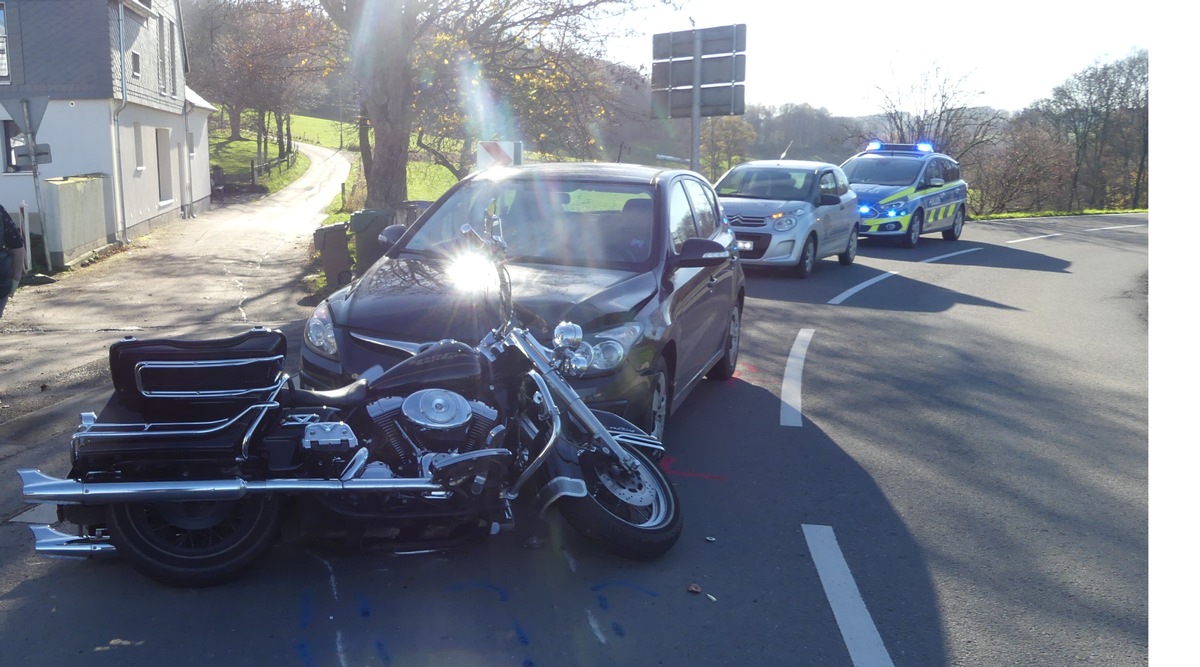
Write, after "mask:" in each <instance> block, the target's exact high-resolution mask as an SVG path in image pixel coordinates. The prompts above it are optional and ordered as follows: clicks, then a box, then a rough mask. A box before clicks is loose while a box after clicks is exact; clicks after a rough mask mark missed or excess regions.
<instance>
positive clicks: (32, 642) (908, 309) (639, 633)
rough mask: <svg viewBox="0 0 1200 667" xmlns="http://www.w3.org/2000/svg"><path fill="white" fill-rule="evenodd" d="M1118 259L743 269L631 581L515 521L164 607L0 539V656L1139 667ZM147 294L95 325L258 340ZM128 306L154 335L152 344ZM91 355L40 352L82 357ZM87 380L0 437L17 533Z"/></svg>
mask: <svg viewBox="0 0 1200 667" xmlns="http://www.w3.org/2000/svg"><path fill="white" fill-rule="evenodd" d="M255 217H256V218H257V216H255ZM184 224H187V225H190V224H192V223H190V222H189V223H184ZM281 226H283V223H281ZM298 226H299V225H298ZM309 229H311V226H310V227H309ZM302 231H303V230H298V231H296V236H295V237H292V238H294V239H296V241H295V242H296V243H299V242H300V241H299V239H300V238H302V237H304V235H305V234H309V233H311V232H310V231H308V232H303V233H301V232H302ZM1147 238H1148V226H1147V217H1146V216H1145V215H1135V216H1105V217H1078V218H1070V219H1041V220H1015V221H1009V222H1003V223H969V224H968V226H967V228H966V231H965V233H964V236H963V239H962V240H960V241H958V242H953V243H952V242H945V241H942V240H940V239H939V238H937V237H934V236H930V237H925V238H923V239H922V243H921V245H920V246H919V247H918V248H916V249H914V250H904V249H900V248H896V247H892V246H889V245H883V244H865V245H864V246H863V247H862V248H861V250H860V255H859V260H858V261H857V263H856V264H854V265H853V266H850V267H841V266H838V264H837V263H836V262H835V261H832V260H826V261H823V262H821V263H819V265H818V268H817V270H816V272H815V274H814V276H813V277H812V278H811V279H809V280H806V281H797V280H794V279H791V278H787V277H784V276H782V275H778V274H775V273H772V272H766V271H757V270H752V271H749V272H748V273H749V299H748V301H747V306H746V313H745V318H744V321H745V331H744V337H743V343H742V357H741V362H740V367H739V372H738V374H737V375H736V376H735V377H734V378H733V379H731V380H729V381H726V382H719V383H716V382H714V383H705V384H703V385H702V386H701V387H700V388H698V389H697V390H696V391H695V392H694V393H693V394H692V396H691V397H690V398H689V402H688V403H687V405H685V406H684V407H683V409H682V410H681V411H680V412H679V413H678V414H676V415H675V416H674V418H673V420H672V422H671V424H670V425H669V427H668V432H667V445H668V450H669V457H670V458H668V459H667V460H666V462H665V467H666V469H667V470H668V471H669V473H670V475H671V478H672V481H673V482H674V483H675V484H676V485H677V488H678V490H679V493H680V496H681V500H682V503H683V510H684V515H685V528H684V535H683V538H682V539H681V541H680V543H679V544H678V546H677V547H676V548H675V549H674V550H673V551H672V552H670V553H669V554H667V556H666V557H664V558H662V559H660V560H658V561H654V562H650V563H634V562H629V561H623V560H621V559H617V558H614V557H609V556H607V555H605V554H602V553H599V552H597V551H596V550H595V549H593V548H591V547H590V546H589V545H588V544H587V543H586V542H584V541H582V540H581V539H580V538H579V537H578V536H577V535H575V534H574V533H573V532H572V531H571V530H570V529H569V528H568V527H565V526H564V525H563V524H562V523H561V521H560V520H559V519H558V518H557V516H556V515H554V514H551V515H550V516H549V517H548V519H547V520H546V521H544V522H543V521H538V520H537V519H536V517H533V516H530V508H529V507H528V506H524V505H522V506H519V507H518V510H519V512H520V516H519V517H518V530H517V531H515V532H513V533H504V534H501V535H499V536H497V537H495V538H492V539H490V540H488V541H486V542H484V543H482V544H481V545H478V546H472V547H464V548H462V549H458V550H454V551H450V552H443V553H435V554H420V555H394V554H339V553H332V552H325V551H318V550H311V549H303V550H300V549H285V548H279V549H275V550H274V551H273V552H272V553H271V554H270V555H269V557H268V559H267V560H266V562H265V563H264V564H263V565H262V566H261V567H259V568H257V569H256V570H254V571H253V572H252V573H250V574H249V575H248V576H247V577H245V578H244V579H242V580H239V581H238V582H236V583H234V584H231V585H228V586H224V587H220V588H215V589H204V590H176V589H167V588H163V587H161V586H158V585H156V584H154V583H153V582H150V581H148V580H145V579H143V578H142V577H140V576H139V575H137V574H135V573H133V571H132V570H131V569H130V568H128V567H127V566H125V565H123V564H122V563H120V562H119V561H60V560H47V559H43V558H39V557H36V556H34V555H33V553H32V538H31V537H30V535H29V532H28V530H27V529H26V528H25V527H24V526H23V525H20V524H19V523H18V522H9V523H6V524H4V525H2V526H0V638H3V644H4V646H5V658H4V659H3V660H0V662H3V663H4V664H10V661H11V664H18V665H25V664H28V665H81V664H82V665H109V664H112V665H159V664H172V665H211V664H217V663H221V664H225V665H251V664H253V665H263V664H268V665H300V666H306V667H307V666H310V665H311V666H316V665H336V666H339V667H342V666H349V665H352V666H355V667H357V666H360V665H401V664H403V665H408V664H454V665H521V666H532V665H543V666H545V665H697V664H705V665H854V666H855V667H864V666H865V665H887V664H894V665H913V666H926V665H932V666H937V665H987V666H992V665H1075V664H1097V665H1144V664H1146V662H1147V661H1148V648H1147V644H1148V632H1147V623H1148V621H1147V617H1148V612H1147V585H1148V566H1147V539H1148V538H1147V504H1148V503H1147V488H1148V483H1147V442H1148V429H1147V412H1148V409H1147V400H1148V380H1147V352H1148V343H1147V319H1148V312H1147V294H1146V291H1147V273H1148V260H1147ZM258 245H260V246H261V245H263V244H262V243H261V242H260V243H258ZM286 246H287V242H283V241H281V242H280V244H279V245H277V246H276V247H286ZM232 247H233V246H232V245H230V246H227V252H226V254H230V253H237V252H238V251H235V250H233V249H232ZM196 260H197V258H196V256H195V255H192V256H190V259H187V260H181V261H180V262H178V263H173V264H171V266H173V267H175V268H176V269H177V270H178V267H183V266H189V265H191V263H192V262H193V261H196ZM209 261H210V262H211V261H216V260H215V257H214V256H209ZM247 261H248V260H244V261H243V262H240V263H239V262H231V264H234V265H236V266H238V267H243V268H245V267H248V266H252V265H253V264H252V263H249V264H248V263H247ZM103 264H105V263H101V265H97V267H94V268H99V267H101V266H103ZM259 264H260V266H261V265H268V264H269V265H273V263H272V262H269V261H264V262H260V263H259ZM280 264H281V266H280V267H279V268H280V270H281V274H280V276H281V278H282V277H285V276H287V275H288V274H287V270H286V269H285V268H284V267H283V266H282V262H280ZM231 270H232V269H231ZM256 270H261V269H256ZM293 271H294V267H293ZM235 272H236V271H235ZM153 273H154V275H153V276H150V275H149V274H147V275H148V277H147V278H146V280H147V282H148V284H147V288H146V289H147V290H151V289H153V292H154V294H147V295H145V296H144V297H139V298H141V299H143V300H142V305H140V306H138V307H133V306H129V307H128V308H127V309H126V310H124V312H123V314H120V315H119V316H115V317H113V318H112V319H111V320H106V322H112V324H106V325H105V326H95V327H92V328H93V329H110V333H112V332H116V333H118V335H120V326H124V325H120V326H119V325H117V324H116V323H122V322H123V323H126V324H128V323H135V324H136V326H142V327H144V328H145V329H146V330H153V331H156V332H158V331H166V330H168V329H172V330H174V329H175V328H179V329H186V330H187V331H197V332H199V331H202V330H205V331H206V330H207V329H208V327H207V326H205V325H207V324H212V325H220V326H229V327H236V326H245V325H246V324H248V323H258V322H257V321H256V320H255V317H254V316H249V317H247V318H245V319H239V318H240V315H239V314H238V309H237V308H233V307H231V304H230V303H223V304H213V307H212V308H211V309H206V310H204V311H203V312H204V313H206V318H207V321H205V320H200V321H197V322H194V323H192V325H193V326H194V328H188V323H189V321H190V318H192V317H193V316H192V314H191V313H192V312H201V311H189V308H190V307H192V305H191V304H193V303H195V302H196V301H202V300H203V299H199V298H196V297H190V298H180V299H179V300H176V301H169V300H166V301H164V300H162V299H161V298H160V295H161V294H162V292H160V291H159V289H158V288H157V283H159V282H165V281H166V280H167V277H166V275H165V274H166V273H167V272H166V271H161V272H153ZM160 273H161V274H163V275H162V276H159V275H158V274H160ZM290 277H291V278H293V279H294V278H295V274H294V273H293V274H292V275H291V276H290ZM193 281H194V279H193ZM95 282H100V279H99V278H97V279H95ZM194 282H195V281H194ZM201 282H204V281H201ZM151 283H153V284H151ZM234 283H235V284H236V281H234ZM281 284H286V283H284V282H280V283H274V285H275V286H276V287H274V288H273V287H271V285H272V283H269V282H268V281H267V280H266V277H265V276H264V280H263V281H262V282H259V283H258V287H257V289H258V290H265V291H266V292H268V295H267V296H263V297H259V296H257V292H256V291H254V290H251V289H247V292H246V294H247V295H246V297H245V299H244V300H239V303H240V304H250V305H251V308H252V311H250V312H255V313H261V315H259V317H265V315H266V314H273V313H277V314H276V315H275V316H274V317H272V318H271V319H270V321H265V322H263V323H266V324H269V325H283V326H288V325H290V326H298V323H299V321H300V320H302V318H303V317H304V316H305V315H306V314H307V311H308V306H307V305H306V304H301V303H298V302H299V300H300V298H302V297H299V298H298V297H296V296H295V293H291V292H288V291H287V290H286V289H283V288H279V287H278V285H281ZM60 285H61V283H60ZM208 289H210V287H209V286H208V285H207V284H199V283H197V284H196V285H195V288H194V290H193V291H194V293H195V294H197V295H203V294H207V293H208V292H207V290H208ZM213 289H216V291H217V293H220V294H234V293H236V289H235V288H233V287H230V288H228V289H225V290H221V289H217V288H213ZM288 289H290V288H288ZM64 291H67V290H64ZM286 294H292V296H286ZM31 300H32V299H29V301H31ZM26 301H27V299H26V298H25V297H24V294H23V293H22V294H18V301H16V302H14V303H18V304H20V307H21V310H18V311H16V312H17V317H16V318H15V319H14V320H11V321H10V320H8V319H7V318H6V320H2V321H0V328H3V331H4V333H3V334H2V335H3V336H4V339H3V341H0V342H4V341H8V340H10V339H11V337H15V336H20V333H19V332H17V331H11V330H10V327H13V326H15V325H14V324H13V323H14V322H27V321H29V320H27V319H25V320H23V319H21V318H22V317H26V318H27V317H29V315H28V314H26V311H25V308H27V304H26V303H24V302H26ZM147 303H153V304H155V306H156V307H160V308H161V307H162V304H164V303H166V304H171V303H173V304H175V305H174V306H173V307H172V308H166V309H165V310H167V311H168V312H170V313H172V316H167V315H164V316H163V317H165V318H167V319H165V320H164V321H163V322H162V323H161V324H154V325H150V322H151V321H152V320H141V319H139V318H142V317H151V316H148V315H144V314H143V311H145V310H146V307H145V304H147ZM121 304H122V302H120V301H119V300H116V301H113V302H111V303H110V305H108V306H106V307H98V308H95V309H94V310H91V311H88V314H87V315H86V316H82V315H81V316H80V317H76V318H73V319H71V318H68V319H67V321H74V322H76V324H77V325H78V324H80V323H82V322H85V321H86V322H94V323H96V324H99V323H101V318H102V317H105V316H106V315H107V311H108V310H110V309H114V308H118V307H120V306H121ZM256 304H262V305H263V306H264V308H263V309H262V310H253V309H254V308H255V306H256ZM267 306H269V307H267ZM10 307H11V306H10ZM242 310H245V308H244V306H243V307H242ZM293 313H295V314H294V315H293ZM92 318H94V319H92ZM289 318H292V319H289ZM155 321H156V320H155ZM142 322H145V323H144V324H143V323H142ZM46 326H47V327H48V325H46ZM61 326H63V327H64V329H67V328H69V327H67V326H66V325H61ZM78 328H80V329H86V328H88V327H86V326H78ZM96 333H97V334H103V333H105V332H104V331H99V332H96ZM90 335H91V333H88V335H87V336H85V335H84V334H83V333H82V332H81V333H78V334H76V335H71V334H70V332H69V331H64V332H63V336H62V338H63V339H75V340H78V341H79V342H78V343H77V344H76V345H75V346H74V347H75V348H77V349H78V350H80V351H83V352H86V351H87V350H91V349H93V348H91V347H90V346H91V345H95V346H96V347H95V352H92V353H91V355H92V356H98V355H97V352H98V353H99V354H100V355H102V353H103V343H100V342H98V341H99V339H95V340H96V341H97V342H94V343H93V342H90V341H91V340H93V339H91V338H89V336H90ZM156 335H157V333H156ZM48 339H50V340H57V337H55V336H50V337H49V338H48ZM110 342H111V338H110ZM71 349H72V346H70V345H68V346H66V347H64V348H63V353H70V351H71ZM81 356H87V355H86V354H84V355H81ZM7 359H8V358H7V357H0V360H3V363H6V364H7V363H10V362H9V361H7ZM25 363H27V364H28V366H27V367H26V370H25V371H24V372H26V373H29V374H31V375H30V377H37V376H36V375H34V374H36V373H38V372H39V365H38V364H37V363H36V362H35V361H33V360H30V361H28V362H25ZM801 364H802V365H801ZM5 368H6V370H5V376H6V377H7V368H8V367H5ZM100 370H101V371H103V370H104V369H103V368H101V369H100ZM785 377H786V378H791V379H793V380H794V379H797V378H799V379H801V384H800V385H796V384H794V383H789V382H786V381H785ZM104 382H106V378H104V377H103V375H95V376H94V377H93V380H91V381H90V383H89V382H84V385H86V386H87V387H88V389H87V390H86V391H85V392H81V393H78V394H76V395H73V396H71V397H69V400H67V401H66V402H61V403H57V404H54V405H52V406H48V407H43V408H41V409H40V410H37V411H35V412H32V413H30V414H28V415H27V416H25V417H22V418H19V419H14V420H12V421H11V422H10V423H5V424H2V425H0V457H2V458H0V479H10V480H12V484H11V485H3V486H0V512H3V513H4V516H5V517H6V518H11V517H14V516H16V515H19V514H20V513H21V512H23V511H24V510H25V506H24V505H23V504H22V503H21V501H20V495H19V493H20V490H19V485H18V484H17V483H16V477H15V474H13V471H14V470H15V469H16V468H19V467H42V468H43V469H44V470H46V471H47V472H53V473H57V474H61V473H62V472H63V471H64V470H63V465H64V462H65V453H64V452H63V449H62V448H63V447H64V445H65V442H66V440H65V437H64V436H65V434H66V433H68V432H69V431H70V430H71V429H73V428H74V418H73V416H70V415H71V412H74V411H78V410H77V408H80V405H82V404H84V403H86V402H87V400H89V399H90V398H91V396H97V397H99V400H102V399H103V396H104V391H103V383H104ZM781 403H791V404H795V403H799V404H800V405H801V410H800V412H801V415H802V419H800V420H798V421H799V425H784V424H785V423H791V422H789V421H788V420H785V419H783V413H784V412H785V411H784V410H781ZM80 409H84V408H80ZM15 436H20V437H19V438H16V437H15ZM5 438H9V439H8V440H5ZM17 518H18V519H21V518H25V515H20V516H17ZM533 537H536V538H538V540H537V541H536V542H531V541H530V538H533ZM691 584H697V585H699V587H700V588H701V592H700V593H691V592H688V590H687V589H688V586H689V585H691Z"/></svg>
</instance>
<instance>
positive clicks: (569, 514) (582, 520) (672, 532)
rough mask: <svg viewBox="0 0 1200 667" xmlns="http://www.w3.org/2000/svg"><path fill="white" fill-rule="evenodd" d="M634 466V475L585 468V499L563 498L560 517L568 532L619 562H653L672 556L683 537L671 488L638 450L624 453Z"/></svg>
mask: <svg viewBox="0 0 1200 667" xmlns="http://www.w3.org/2000/svg"><path fill="white" fill-rule="evenodd" d="M626 451H627V452H629V454H630V455H632V456H633V457H634V458H635V459H637V462H638V470H637V473H636V474H635V475H629V474H627V473H618V472H616V471H615V470H613V469H611V468H608V467H603V466H602V465H601V464H602V460H598V461H597V463H596V465H587V464H584V465H583V477H584V481H585V482H586V483H587V486H588V491H589V495H588V496H587V497H583V498H573V497H565V498H563V499H562V500H561V501H560V502H559V512H561V513H562V515H563V518H565V519H566V520H567V523H569V524H570V525H571V527H572V528H574V529H575V530H577V531H579V532H580V533H582V534H583V535H584V536H586V537H588V538H589V539H591V540H592V541H593V542H596V543H597V544H598V545H599V546H600V547H601V548H603V549H604V550H605V551H608V552H610V553H614V554H616V555H618V556H623V557H625V558H633V559H639V560H644V559H650V558H657V557H658V556H661V555H663V554H665V553H666V552H667V551H670V549H671V547H673V546H675V542H677V541H678V540H679V535H680V533H682V532H683V517H682V515H681V514H680V511H679V497H678V496H677V495H676V494H675V487H673V486H671V482H670V480H668V479H667V476H666V475H664V474H663V472H662V470H660V469H659V467H658V466H657V465H656V464H655V463H654V462H653V461H651V460H650V458H649V457H648V456H647V455H646V454H645V453H644V452H642V451H641V450H639V449H637V448H634V447H630V448H628V449H626Z"/></svg>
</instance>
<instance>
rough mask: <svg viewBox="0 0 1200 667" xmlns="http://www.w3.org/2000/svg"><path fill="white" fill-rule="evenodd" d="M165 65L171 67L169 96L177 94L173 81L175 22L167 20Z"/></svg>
mask: <svg viewBox="0 0 1200 667" xmlns="http://www.w3.org/2000/svg"><path fill="white" fill-rule="evenodd" d="M167 33H168V34H167V65H168V67H170V68H171V72H170V74H169V75H168V76H169V77H170V79H171V96H172V97H174V96H175V95H178V94H179V90H178V87H177V86H178V84H177V83H176V81H175V22H174V21H167Z"/></svg>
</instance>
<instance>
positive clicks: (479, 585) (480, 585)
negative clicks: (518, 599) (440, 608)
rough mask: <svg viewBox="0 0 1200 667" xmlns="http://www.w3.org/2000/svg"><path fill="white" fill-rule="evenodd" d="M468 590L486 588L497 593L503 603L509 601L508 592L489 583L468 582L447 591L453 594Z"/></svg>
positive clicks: (451, 587)
mask: <svg viewBox="0 0 1200 667" xmlns="http://www.w3.org/2000/svg"><path fill="white" fill-rule="evenodd" d="M468 588H486V589H488V590H493V591H496V594H497V595H499V596H500V601H501V602H505V601H507V600H508V591H506V590H504V589H503V588H500V587H499V586H497V585H495V584H489V583H486V582H482V581H468V582H466V583H462V584H454V585H453V586H450V587H449V588H447V589H446V590H447V591H449V592H451V593H460V592H462V591H465V590H467V589H468Z"/></svg>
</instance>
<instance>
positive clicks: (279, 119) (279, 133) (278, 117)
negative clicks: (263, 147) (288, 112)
mask: <svg viewBox="0 0 1200 667" xmlns="http://www.w3.org/2000/svg"><path fill="white" fill-rule="evenodd" d="M275 141H276V142H278V146H277V149H278V150H276V154H277V155H278V157H280V158H282V157H283V154H284V151H285V148H284V147H285V146H286V145H287V144H285V143H284V141H283V114H281V113H279V112H278V111H276V112H275Z"/></svg>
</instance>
